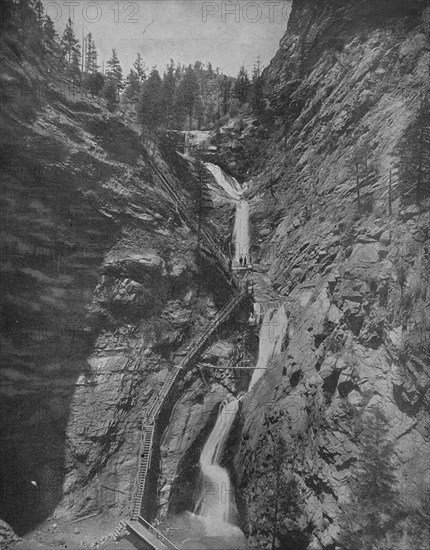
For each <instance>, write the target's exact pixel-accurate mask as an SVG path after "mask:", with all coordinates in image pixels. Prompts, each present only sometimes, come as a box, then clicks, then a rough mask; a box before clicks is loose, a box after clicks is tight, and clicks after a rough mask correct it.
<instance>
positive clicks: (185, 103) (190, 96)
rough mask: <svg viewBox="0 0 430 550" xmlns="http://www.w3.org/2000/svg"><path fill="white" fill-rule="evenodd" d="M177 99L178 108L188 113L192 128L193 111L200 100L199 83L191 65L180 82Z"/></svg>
mask: <svg viewBox="0 0 430 550" xmlns="http://www.w3.org/2000/svg"><path fill="white" fill-rule="evenodd" d="M177 99H178V101H177V106H178V108H179V109H180V110H182V111H183V112H185V113H187V115H188V118H189V128H190V130H191V129H192V118H193V112H194V109H195V107H196V104H197V102H198V101H199V83H198V81H197V77H196V74H195V72H194V70H193V68H192V66H191V65H190V66H189V67H188V68H187V69H186V71H185V74H184V77H183V79H182V80H181V82H180V84H179V87H178V96H177Z"/></svg>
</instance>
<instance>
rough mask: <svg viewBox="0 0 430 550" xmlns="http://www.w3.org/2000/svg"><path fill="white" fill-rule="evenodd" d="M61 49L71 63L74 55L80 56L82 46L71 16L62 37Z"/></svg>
mask: <svg viewBox="0 0 430 550" xmlns="http://www.w3.org/2000/svg"><path fill="white" fill-rule="evenodd" d="M61 49H62V50H63V54H64V55H65V56H66V58H67V61H68V62H69V63H71V62H72V59H73V56H74V55H75V56H79V51H80V46H79V40H78V39H77V38H76V36H75V32H74V30H73V23H72V20H71V19H70V17H69V20H68V21H67V25H66V28H65V29H64V32H63V36H62V38H61Z"/></svg>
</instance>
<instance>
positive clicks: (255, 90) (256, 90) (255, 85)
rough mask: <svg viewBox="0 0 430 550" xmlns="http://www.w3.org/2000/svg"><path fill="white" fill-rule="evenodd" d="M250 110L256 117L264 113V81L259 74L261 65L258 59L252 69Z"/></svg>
mask: <svg viewBox="0 0 430 550" xmlns="http://www.w3.org/2000/svg"><path fill="white" fill-rule="evenodd" d="M251 105H252V110H253V111H254V113H255V114H256V115H257V116H261V115H262V114H264V111H265V107H266V106H265V102H264V80H263V75H262V74H261V64H260V58H259V57H258V58H257V61H256V62H255V64H254V69H253V71H252V100H251Z"/></svg>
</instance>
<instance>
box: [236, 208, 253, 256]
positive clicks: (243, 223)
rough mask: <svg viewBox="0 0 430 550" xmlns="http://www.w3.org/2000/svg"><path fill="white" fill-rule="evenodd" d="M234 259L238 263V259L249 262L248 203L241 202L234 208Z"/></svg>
mask: <svg viewBox="0 0 430 550" xmlns="http://www.w3.org/2000/svg"><path fill="white" fill-rule="evenodd" d="M233 238H234V259H235V260H236V262H239V260H240V258H242V259H244V258H246V261H247V263H250V261H249V203H248V201H246V200H241V201H239V202H238V204H237V206H236V220H235V223H234V231H233Z"/></svg>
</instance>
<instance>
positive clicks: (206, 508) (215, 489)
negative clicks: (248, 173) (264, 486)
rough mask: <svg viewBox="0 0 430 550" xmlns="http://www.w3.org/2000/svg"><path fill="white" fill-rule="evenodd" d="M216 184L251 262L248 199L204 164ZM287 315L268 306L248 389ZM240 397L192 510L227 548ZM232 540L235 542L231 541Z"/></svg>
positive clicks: (240, 541)
mask: <svg viewBox="0 0 430 550" xmlns="http://www.w3.org/2000/svg"><path fill="white" fill-rule="evenodd" d="M206 167H207V168H208V170H209V171H210V172H211V173H212V174H213V176H214V178H215V180H216V181H217V183H218V185H219V186H220V187H222V188H223V189H224V191H226V193H227V194H228V195H229V196H230V197H231V198H232V199H233V200H234V201H235V202H236V219H235V225H234V232H233V238H234V245H235V260H236V261H237V262H238V263H239V260H240V259H241V258H242V260H243V259H244V258H246V259H247V263H250V257H249V248H250V236H249V203H248V201H247V200H245V199H243V198H242V189H241V187H240V185H239V184H238V182H237V181H236V180H235V179H234V178H229V177H227V176H226V175H225V174H224V172H223V171H222V170H221V168H219V167H218V166H216V165H214V164H209V163H207V164H206ZM287 323H288V319H287V316H286V314H285V309H284V307H283V306H281V307H278V308H271V309H269V310H268V311H267V312H266V313H265V315H264V317H263V322H262V326H261V331H260V344H259V353H258V361H257V365H256V369H255V370H254V372H253V375H252V378H251V382H250V384H249V388H248V392H249V391H251V390H252V388H253V387H254V386H255V384H256V383H257V382H258V380H259V379H260V378H261V377H262V376H263V374H264V372H265V370H266V368H267V366H268V364H269V361H270V359H272V357H274V356H275V355H278V354H279V353H280V352H281V348H282V342H283V339H284V335H285V331H286V327H287ZM238 405H239V400H236V399H233V400H231V401H228V402H227V401H224V402H223V403H222V404H221V406H220V410H219V413H218V418H217V421H216V424H215V427H214V429H213V430H212V432H211V434H210V436H209V438H208V440H207V442H206V444H205V446H204V448H203V451H202V453H201V456H200V468H201V476H202V479H201V487H200V493H199V496H198V499H197V504H196V506H195V510H194V513H195V514H196V516H194V517H196V518H197V519H199V520H201V521H202V522H203V524H204V528H205V535H206V536H209V537H224V538H226V539H229V540H230V542H231V546H229V548H240V547H242V545H244V541H245V537H244V535H243V533H242V531H241V530H240V529H239V528H238V527H236V526H235V525H234V524H233V522H234V521H235V517H234V516H235V502H234V496H233V495H234V493H233V487H232V484H231V481H230V477H229V474H228V472H227V470H226V469H225V468H223V467H221V466H220V460H221V456H222V452H223V450H224V446H225V443H226V441H227V438H228V435H229V433H230V430H231V427H232V425H233V422H234V420H235V417H236V413H237V411H238ZM233 540H234V543H233V542H232V541H233Z"/></svg>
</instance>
